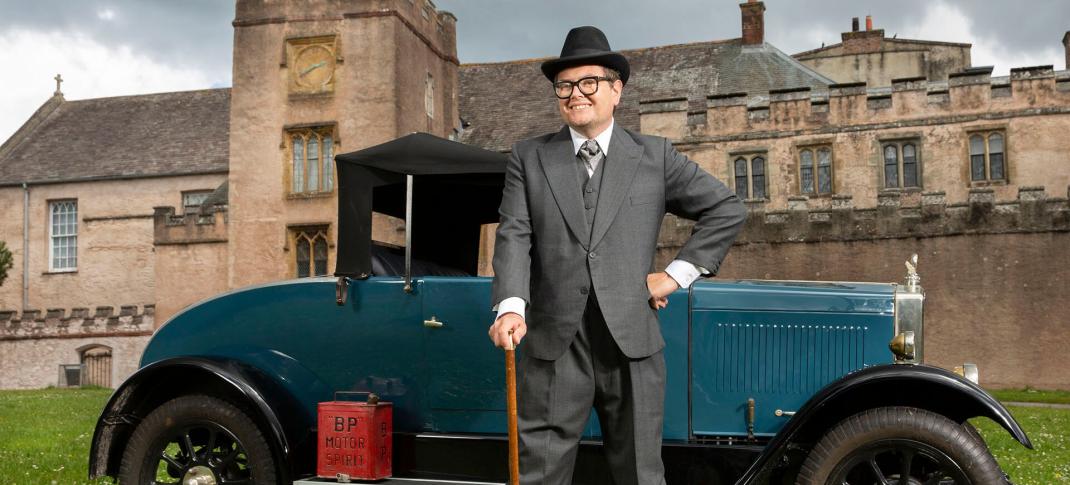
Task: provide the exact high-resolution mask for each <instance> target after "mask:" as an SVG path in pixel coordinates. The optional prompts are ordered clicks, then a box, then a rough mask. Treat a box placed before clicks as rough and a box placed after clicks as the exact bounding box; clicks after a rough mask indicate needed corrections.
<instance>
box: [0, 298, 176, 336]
mask: <svg viewBox="0 0 1070 485" xmlns="http://www.w3.org/2000/svg"><path fill="white" fill-rule="evenodd" d="M155 324H156V305H152V304H148V305H142V306H140V307H139V306H138V305H122V306H120V307H119V311H118V313H116V311H115V307H111V306H98V307H96V308H93V309H92V310H90V309H89V308H85V307H81V308H71V309H70V310H69V311H68V310H67V309H65V308H49V309H47V310H45V311H44V312H43V313H42V312H41V310H24V311H22V312H21V313H19V312H18V311H15V310H4V309H0V340H30V339H47V338H80V337H94V336H137V335H149V334H151V333H152V331H153V328H154V327H155Z"/></svg>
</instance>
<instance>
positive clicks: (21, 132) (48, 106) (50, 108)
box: [0, 94, 66, 161]
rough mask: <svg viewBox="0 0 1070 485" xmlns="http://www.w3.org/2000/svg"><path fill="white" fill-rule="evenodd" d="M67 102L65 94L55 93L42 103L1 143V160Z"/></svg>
mask: <svg viewBox="0 0 1070 485" xmlns="http://www.w3.org/2000/svg"><path fill="white" fill-rule="evenodd" d="M65 102H66V100H65V99H63V94H53V95H52V96H51V97H49V98H48V99H47V100H45V102H44V103H41V106H38V107H37V110H36V111H34V112H33V114H32V115H30V117H29V118H27V119H26V121H24V122H23V123H22V125H20V126H19V129H17V130H15V132H14V133H12V134H11V136H10V137H8V139H7V140H4V143H2V144H0V161H2V160H3V159H4V158H5V157H6V156H7V155H8V154H9V153H11V152H13V151H15V149H17V148H18V147H19V146H21V145H22V142H23V141H25V140H26V139H27V138H29V136H30V134H31V133H33V132H34V131H36V130H37V128H38V127H40V126H41V125H43V124H44V122H45V120H46V119H47V118H48V116H49V115H51V114H52V113H54V112H55V111H56V108H59V107H60V105H62V104H63V103H65Z"/></svg>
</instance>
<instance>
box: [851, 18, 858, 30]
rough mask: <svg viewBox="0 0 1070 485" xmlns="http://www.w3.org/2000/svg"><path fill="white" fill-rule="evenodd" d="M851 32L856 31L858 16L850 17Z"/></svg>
mask: <svg viewBox="0 0 1070 485" xmlns="http://www.w3.org/2000/svg"><path fill="white" fill-rule="evenodd" d="M851 32H858V17H851Z"/></svg>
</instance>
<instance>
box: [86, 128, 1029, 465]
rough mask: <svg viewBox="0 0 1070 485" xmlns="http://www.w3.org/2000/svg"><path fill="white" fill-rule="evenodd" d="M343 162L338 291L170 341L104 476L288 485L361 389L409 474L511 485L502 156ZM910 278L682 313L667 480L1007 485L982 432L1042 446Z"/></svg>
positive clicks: (289, 288)
mask: <svg viewBox="0 0 1070 485" xmlns="http://www.w3.org/2000/svg"><path fill="white" fill-rule="evenodd" d="M336 162H337V168H338V171H337V173H338V177H339V183H338V188H339V202H338V230H337V233H338V237H337V254H338V257H337V262H336V273H335V275H334V276H333V277H312V278H303V279H295V280H290V281H280V282H274V283H268V284H262V285H258V286H253V287H248V288H241V289H237V290H234V291H231V292H228V293H225V294H222V295H219V296H216V297H213V298H210V299H207V300H205V301H202V302H200V303H198V304H195V305H192V306H190V307H188V308H186V309H185V310H183V311H182V312H181V313H179V314H177V315H175V316H174V317H173V318H171V319H170V320H169V321H167V322H166V323H165V324H164V325H163V326H162V327H160V329H159V330H158V331H157V332H156V333H155V335H154V336H153V337H152V339H151V341H150V342H149V343H148V345H147V347H146V349H145V351H144V355H143V357H142V360H141V368H140V370H138V371H137V372H136V373H135V374H134V375H133V376H131V377H130V378H129V379H128V380H126V381H125V382H124V383H123V384H122V386H121V387H120V388H119V389H117V390H116V391H115V393H114V395H113V396H112V397H111V400H110V401H109V402H108V404H107V406H106V407H105V409H104V411H103V413H102V414H101V416H100V419H99V421H98V423H97V427H96V431H95V433H94V435H93V442H92V448H91V451H90V457H89V470H90V471H89V473H90V476H92V477H98V476H104V475H108V476H113V477H118V478H119V480H120V482H121V483H138V484H142V483H184V484H186V483H188V484H217V483H218V484H225V483H256V484H266V483H287V484H288V483H292V482H294V481H296V480H301V479H304V478H306V477H309V476H311V475H314V473H315V468H316V445H317V430H316V409H317V403H319V402H323V401H331V400H332V399H334V396H335V393H336V392H338V391H357V392H373V393H375V394H377V395H378V396H380V397H381V399H382V400H383V401H389V402H391V403H392V406H393V430H394V433H393V435H392V436H393V473H394V476H395V477H409V478H422V479H435V480H456V481H462V480H463V481H466V482H497V483H500V482H503V481H505V479H506V477H507V476H508V472H507V460H506V448H507V444H506V443H507V440H506V439H505V436H506V435H507V431H506V428H507V424H506V423H507V419H506V414H505V409H506V403H505V399H506V398H505V396H506V388H505V376H504V367H503V353H502V352H501V351H500V350H499V349H497V348H495V347H494V346H493V345H492V344H491V343H490V341H489V340H488V338H487V328H488V326H489V324H490V323H491V321H492V320H493V318H494V313H493V312H492V311H491V307H492V302H491V301H490V286H491V278H488V277H478V276H473V275H474V274H476V273H477V265H478V264H479V238H480V226H481V225H482V224H487V223H492V222H497V220H498V214H497V207H498V205H499V203H500V201H501V188H502V183H503V171H504V164H505V158H504V156H503V155H502V154H499V153H492V152H487V151H483V150H480V149H477V148H474V147H471V146H467V145H463V144H460V143H455V142H452V141H447V140H443V139H440V138H436V137H434V136H431V135H427V134H419V133H418V134H412V135H409V136H406V137H402V138H399V139H397V140H394V141H391V142H388V143H385V144H382V145H379V146H375V147H371V148H368V149H365V150H362V151H358V152H354V153H350V154H345V155H340V156H338V157H337V159H336ZM373 211H375V212H379V213H382V214H387V215H392V216H395V217H399V218H403V219H404V220H405V225H406V231H405V238H406V244H405V245H404V247H403V250H402V248H388V247H384V246H382V245H379V244H374V243H373V242H372V238H371V221H372V212H373ZM915 264H916V261H915V262H913V263H909V264H908V266H909V267H910V269H909V271H908V272H907V273H908V276H907V278H906V281H905V284H896V283H847V282H817V281H757V280H740V281H724V280H716V279H709V280H703V281H699V282H696V283H695V284H694V285H693V286H692V287H691V288H690V289H689V290H680V291H677V292H675V293H674V294H672V295H671V296H670V298H669V305H668V307H667V308H666V309H663V310H661V311H660V321H661V326H662V332H663V334H664V337H665V341H666V346H667V347H666V349H665V358H666V366H667V373H668V376H667V384H666V403H665V423H664V446H663V456H664V460H665V464H666V473H667V477H666V478H667V480H668V482H669V483H701V484H727V483H738V484H751V483H776V484H781V483H802V484H875V483H881V484H893V483H894V484H900V485H907V484H910V485H920V484H951V483H955V484H993V483H1009V479H1008V478H1007V477H1005V475H1004V474H1003V473H1002V471H1001V470H1000V467H999V465H998V464H997V463H996V461H995V459H994V458H993V457H992V455H991V454H990V452H989V451H988V449H987V447H986V445H985V443H984V441H983V439H982V438H981V436H980V435H979V434H978V433H977V432H976V430H974V429H973V428H972V427H971V426H970V424H969V423H968V422H967V419H970V418H974V417H980V416H983V417H987V418H990V419H992V420H993V421H995V422H996V423H998V424H1000V425H1001V426H1002V427H1003V428H1005V429H1006V431H1007V432H1009V433H1010V434H1011V435H1012V436H1013V437H1014V438H1015V439H1016V440H1017V441H1019V442H1020V443H1021V444H1022V445H1024V446H1026V447H1028V448H1031V447H1032V445H1031V444H1030V441H1029V438H1028V437H1027V436H1026V434H1025V432H1024V431H1023V430H1022V428H1021V427H1020V426H1019V425H1018V423H1017V422H1015V420H1014V418H1013V417H1012V416H1011V414H1010V413H1009V412H1008V411H1007V409H1005V408H1004V407H1003V406H1002V405H1000V403H999V402H997V401H996V400H995V399H994V398H992V396H990V395H989V394H988V393H986V392H985V391H984V390H982V389H981V388H980V387H978V386H977V377H976V368H975V367H972V366H969V365H965V366H963V368H962V369H959V373H958V374H957V373H955V372H952V371H948V370H944V369H940V368H936V367H931V366H928V365H925V364H923V363H922V362H923V349H924V342H923V340H922V336H923V332H922V318H923V311H922V307H923V305H922V303H923V299H924V297H923V295H924V293H923V291H922V288H921V286H920V285H919V278H918V276H917V273H916V272H914V270H913V265H915ZM935 324H936V325H939V324H940V322H936V323H935ZM520 351H521V352H522V351H523V344H521V348H520ZM521 399H522V397H521ZM606 466H607V465H606V464H605V461H604V459H603V458H602V456H601V453H600V444H599V427H598V423H597V419H596V418H595V417H594V416H592V417H591V421H590V423H589V424H588V428H587V439H586V440H584V441H583V442H582V443H581V447H580V455H579V459H578V462H577V469H576V474H575V482H576V483H590V484H600V483H606V481H607V480H608V479H607V478H606V477H608V474H607V473H606Z"/></svg>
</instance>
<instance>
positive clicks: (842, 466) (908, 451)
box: [796, 407, 1006, 485]
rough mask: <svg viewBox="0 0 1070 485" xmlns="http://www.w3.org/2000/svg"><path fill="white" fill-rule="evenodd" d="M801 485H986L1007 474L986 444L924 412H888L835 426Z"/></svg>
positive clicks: (1001, 480) (813, 455)
mask: <svg viewBox="0 0 1070 485" xmlns="http://www.w3.org/2000/svg"><path fill="white" fill-rule="evenodd" d="M796 483H797V484H799V485H827V484H835V485H857V484H866V485H869V484H881V485H952V484H955V485H977V484H980V485H988V484H1002V483H1006V482H1005V481H1004V475H1003V472H1002V471H1000V468H999V464H997V463H996V459H995V458H993V457H992V454H991V453H989V451H988V448H987V447H986V446H985V444H984V442H983V441H979V440H977V439H976V438H975V437H974V436H972V435H971V434H970V433H969V432H968V431H967V430H966V429H965V428H963V427H962V426H961V425H960V424H958V423H955V422H954V421H951V420H950V419H947V418H946V417H944V416H941V415H939V414H935V413H932V412H929V411H925V410H923V409H917V408H909V407H884V408H876V409H870V410H867V411H864V412H862V413H859V414H856V415H854V416H851V417H849V418H847V419H845V420H843V421H841V422H840V423H839V424H837V425H836V426H835V427H834V428H833V429H832V430H831V431H829V433H828V434H826V435H825V436H824V437H823V438H822V439H821V441H820V442H818V444H817V446H815V447H814V449H813V450H811V452H810V455H809V456H807V458H806V461H805V462H804V463H803V466H802V469H801V470H799V476H798V479H797V481H796Z"/></svg>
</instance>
